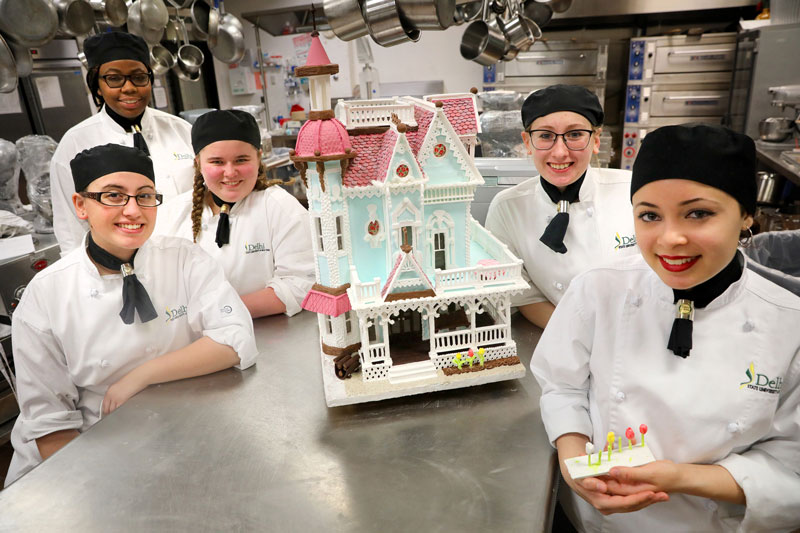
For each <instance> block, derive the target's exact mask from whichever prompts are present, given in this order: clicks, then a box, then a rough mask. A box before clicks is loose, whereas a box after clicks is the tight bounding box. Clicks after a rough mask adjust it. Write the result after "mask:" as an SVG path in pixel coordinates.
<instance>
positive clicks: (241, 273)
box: [157, 110, 314, 318]
mask: <svg viewBox="0 0 800 533" xmlns="http://www.w3.org/2000/svg"><path fill="white" fill-rule="evenodd" d="M192 145H193V147H194V151H195V154H197V155H196V157H195V180H194V190H193V191H192V192H188V193H185V194H183V195H181V196H179V197H178V198H176V199H175V200H173V201H171V202H169V203H167V204H166V205H164V207H163V208H162V217H161V219H160V220H159V223H158V229H157V232H158V233H161V234H165V235H177V236H180V237H184V238H187V239H190V240H193V241H194V242H196V243H197V244H198V245H199V246H201V247H202V248H203V249H204V250H206V252H208V253H209V254H210V255H211V256H212V257H214V258H215V259H216V260H217V261H219V263H220V264H221V265H222V266H223V268H224V270H225V274H226V275H227V276H228V279H229V280H230V282H231V284H233V286H234V287H235V288H236V290H237V291H238V292H239V294H240V295H241V297H242V300H243V301H244V303H245V305H246V306H247V308H248V309H249V310H250V313H251V315H252V316H253V317H254V318H255V317H259V316H265V315H272V314H276V313H286V314H287V315H289V316H291V315H294V314H295V313H298V312H299V311H300V303H301V302H302V301H303V298H304V297H305V295H306V294H307V293H308V291H309V289H311V284H312V283H313V280H314V263H313V255H312V251H311V250H312V248H311V236H310V235H311V234H310V226H309V221H308V212H307V211H306V210H305V209H304V208H303V207H302V206H301V205H300V203H299V202H298V201H297V200H296V199H295V198H294V197H293V196H291V195H290V194H289V193H288V192H286V191H285V190H283V188H281V187H280V186H277V185H278V183H280V182H279V181H269V180H267V176H266V170H265V168H264V165H263V163H262V162H261V149H260V148H261V131H260V130H259V128H258V124H256V121H255V119H254V118H253V117H252V116H251V115H250V114H248V113H245V112H244V111H237V110H233V111H211V112H209V113H206V114H204V115H201V116H200V117H199V118H198V119H197V121H196V122H195V124H194V126H193V127H192Z"/></svg>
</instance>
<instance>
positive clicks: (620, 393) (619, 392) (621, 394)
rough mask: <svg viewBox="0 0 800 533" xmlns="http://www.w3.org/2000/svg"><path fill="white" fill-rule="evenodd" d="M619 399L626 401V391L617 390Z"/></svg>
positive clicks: (619, 400)
mask: <svg viewBox="0 0 800 533" xmlns="http://www.w3.org/2000/svg"><path fill="white" fill-rule="evenodd" d="M617 401H618V402H624V401H625V393H624V392H622V391H618V392H617Z"/></svg>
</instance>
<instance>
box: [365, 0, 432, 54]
mask: <svg viewBox="0 0 800 533" xmlns="http://www.w3.org/2000/svg"><path fill="white" fill-rule="evenodd" d="M361 14H362V15H363V17H364V20H365V21H366V22H367V31H369V34H370V36H371V37H372V40H374V41H375V42H376V43H378V44H379V45H381V46H394V45H397V44H400V43H405V42H408V41H413V42H416V41H418V40H419V30H418V29H417V28H414V27H413V26H411V25H410V24H408V22H404V21H403V19H402V18H401V17H400V12H399V11H398V9H397V4H396V3H395V0H363V3H362V4H361Z"/></svg>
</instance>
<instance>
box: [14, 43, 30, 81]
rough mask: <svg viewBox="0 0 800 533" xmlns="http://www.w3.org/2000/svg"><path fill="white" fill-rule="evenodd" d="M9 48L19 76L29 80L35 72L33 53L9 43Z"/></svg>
mask: <svg viewBox="0 0 800 533" xmlns="http://www.w3.org/2000/svg"><path fill="white" fill-rule="evenodd" d="M8 47H9V48H10V49H11V54H12V55H13V56H14V62H15V63H16V64H17V76H19V77H20V78H27V77H28V76H30V75H31V72H33V58H32V57H31V51H30V50H29V49H28V48H27V47H26V46H23V45H21V44H17V43H15V42H9V43H8Z"/></svg>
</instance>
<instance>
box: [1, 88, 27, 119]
mask: <svg viewBox="0 0 800 533" xmlns="http://www.w3.org/2000/svg"><path fill="white" fill-rule="evenodd" d="M16 113H22V107H21V106H20V105H19V93H18V92H17V91H14V92H11V93H0V115H13V114H16Z"/></svg>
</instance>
